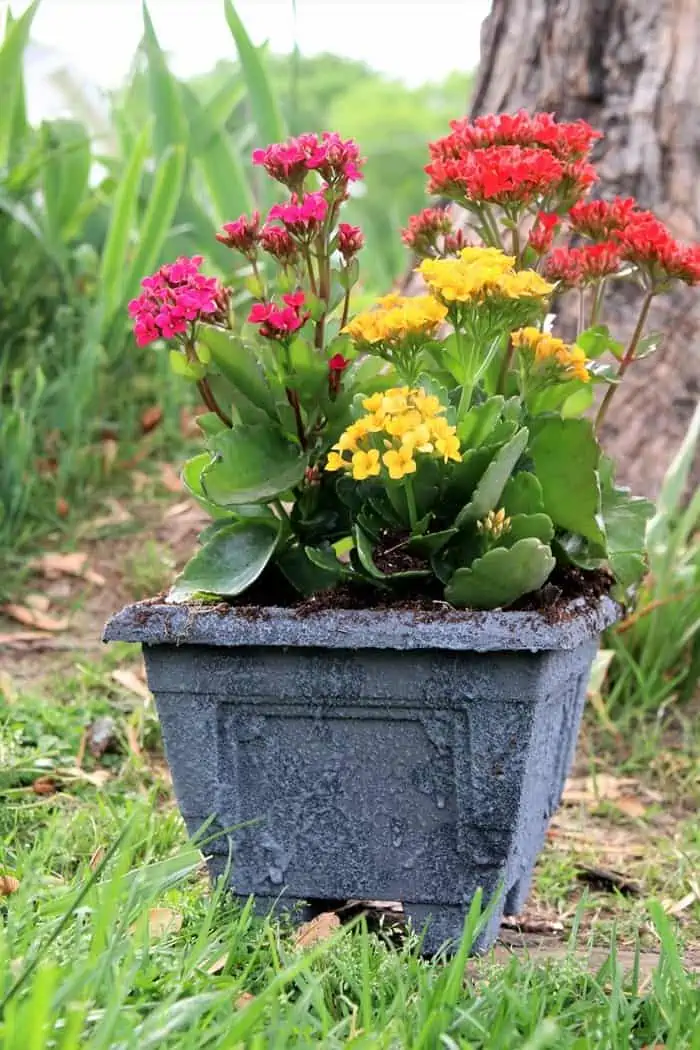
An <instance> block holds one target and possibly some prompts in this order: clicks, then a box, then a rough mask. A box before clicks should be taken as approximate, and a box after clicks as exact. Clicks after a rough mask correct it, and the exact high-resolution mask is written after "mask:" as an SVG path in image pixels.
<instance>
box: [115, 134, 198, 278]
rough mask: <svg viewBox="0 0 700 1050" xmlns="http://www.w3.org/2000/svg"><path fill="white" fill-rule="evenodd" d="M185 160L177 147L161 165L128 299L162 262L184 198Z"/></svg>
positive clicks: (131, 270) (130, 275)
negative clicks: (164, 249)
mask: <svg viewBox="0 0 700 1050" xmlns="http://www.w3.org/2000/svg"><path fill="white" fill-rule="evenodd" d="M185 159H186V157H185V147H184V146H173V147H169V148H168V149H167V150H166V151H165V153H164V154H163V156H162V158H161V160H160V163H159V164H158V169H157V171H156V176H155V179H154V182H153V188H152V190H151V193H150V196H149V200H148V207H147V208H146V213H145V215H144V216H143V220H142V222H141V228H140V230H139V243H138V248H137V249H136V253H135V255H134V257H133V259H132V260H131V265H130V267H129V271H128V274H127V278H126V282H125V286H124V298H125V299H131V298H132V297H133V296H135V295H136V294H137V293H138V289H139V284H140V281H141V278H142V277H143V276H144V275H145V274H149V273H151V272H152V271H153V270H154V269H155V268H156V266H157V265H158V263H159V262H160V259H161V253H162V251H163V246H164V244H165V240H166V238H167V236H168V233H169V232H170V229H171V227H172V224H173V219H174V218H175V212H176V210H177V205H178V202H179V200H180V196H181V194H182V187H183V185H184V179H185Z"/></svg>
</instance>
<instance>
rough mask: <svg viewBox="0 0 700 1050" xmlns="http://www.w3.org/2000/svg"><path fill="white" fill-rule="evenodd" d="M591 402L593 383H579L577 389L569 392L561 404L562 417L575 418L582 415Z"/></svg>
mask: <svg viewBox="0 0 700 1050" xmlns="http://www.w3.org/2000/svg"><path fill="white" fill-rule="evenodd" d="M592 404H593V383H581V385H580V387H579V389H578V390H575V391H574V393H573V394H569V396H568V397H567V399H566V401H565V402H564V404H563V405H562V406H561V414H562V418H563V419H576V418H578V416H582V415H584V413H586V412H587V411H588V409H589V408H590V407H591V405H592Z"/></svg>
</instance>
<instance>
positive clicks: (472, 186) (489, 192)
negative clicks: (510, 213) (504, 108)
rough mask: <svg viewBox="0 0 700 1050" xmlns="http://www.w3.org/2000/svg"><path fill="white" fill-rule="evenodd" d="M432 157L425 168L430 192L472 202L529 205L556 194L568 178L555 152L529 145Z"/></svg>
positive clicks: (497, 147)
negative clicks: (532, 147) (461, 154)
mask: <svg viewBox="0 0 700 1050" xmlns="http://www.w3.org/2000/svg"><path fill="white" fill-rule="evenodd" d="M431 150H432V147H431ZM433 157H434V159H433V161H432V163H431V164H428V166H427V167H426V169H425V170H426V172H427V174H428V175H429V176H430V182H429V184H428V192H429V193H435V194H440V195H444V196H448V197H457V198H462V199H464V198H466V199H467V200H472V201H485V202H493V203H495V204H511V203H518V204H530V203H532V202H533V201H535V200H537V199H538V198H542V197H551V196H554V195H555V194H556V193H557V192H558V191H559V190H560V188H561V187H562V184H563V183H564V182H565V179H566V177H567V173H566V167H565V165H564V164H563V163H562V162H561V161H560V160H559V159H558V158H557V157H555V156H554V154H553V153H550V152H549V151H548V150H540V149H530V148H528V147H521V146H488V147H486V148H485V149H478V150H474V151H472V152H469V153H466V154H465V155H463V156H461V157H458V158H454V157H445V159H440V158H438V157H437V156H436V154H435V153H433Z"/></svg>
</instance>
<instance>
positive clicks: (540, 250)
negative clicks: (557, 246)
mask: <svg viewBox="0 0 700 1050" xmlns="http://www.w3.org/2000/svg"><path fill="white" fill-rule="evenodd" d="M560 225H561V219H560V218H559V216H558V215H557V214H556V212H547V211H540V212H538V213H537V219H536V220H535V224H534V226H533V227H532V229H531V230H530V235H529V237H528V239H527V244H528V248H532V250H533V251H534V252H536V253H537V255H544V254H545V252H548V251H549V249H550V248H551V247H552V242H553V241H554V238H555V237H556V235H557V231H558V230H559V226H560Z"/></svg>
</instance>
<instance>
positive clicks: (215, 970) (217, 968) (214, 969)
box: [207, 952, 229, 977]
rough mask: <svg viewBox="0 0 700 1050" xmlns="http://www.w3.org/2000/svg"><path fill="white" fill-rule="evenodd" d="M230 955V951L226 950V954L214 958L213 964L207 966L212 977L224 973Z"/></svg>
mask: <svg viewBox="0 0 700 1050" xmlns="http://www.w3.org/2000/svg"><path fill="white" fill-rule="evenodd" d="M228 957H229V953H228V952H226V954H225V955H220V956H219V958H218V959H215V960H214V962H213V963H212V964H211V966H207V973H208V974H210V976H211V977H218V976H219V974H222V973H223V972H224V969H225V967H226V963H227V962H228Z"/></svg>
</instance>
